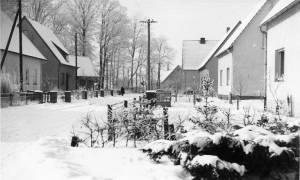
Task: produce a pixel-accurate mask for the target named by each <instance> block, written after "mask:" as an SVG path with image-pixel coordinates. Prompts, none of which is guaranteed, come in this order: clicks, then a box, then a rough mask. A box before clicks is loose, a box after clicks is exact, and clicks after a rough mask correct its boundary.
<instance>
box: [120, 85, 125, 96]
mask: <svg viewBox="0 0 300 180" xmlns="http://www.w3.org/2000/svg"><path fill="white" fill-rule="evenodd" d="M124 94H125V89H124V87H123V86H122V87H121V95H122V96H123V95H124Z"/></svg>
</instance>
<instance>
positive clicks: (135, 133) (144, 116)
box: [116, 107, 163, 146]
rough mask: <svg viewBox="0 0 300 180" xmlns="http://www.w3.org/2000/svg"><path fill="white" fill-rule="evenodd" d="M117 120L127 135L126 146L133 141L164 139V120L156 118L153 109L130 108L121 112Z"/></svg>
mask: <svg viewBox="0 0 300 180" xmlns="http://www.w3.org/2000/svg"><path fill="white" fill-rule="evenodd" d="M116 119H118V121H120V126H121V131H123V132H124V133H125V134H126V146H127V145H128V141H129V140H130V139H133V142H134V146H136V141H137V140H147V141H150V140H157V139H160V138H161V137H162V132H163V131H162V130H163V129H162V128H163V127H162V120H161V119H158V118H155V117H154V114H153V109H152V108H151V107H130V108H125V109H122V110H121V111H119V113H117V115H116Z"/></svg>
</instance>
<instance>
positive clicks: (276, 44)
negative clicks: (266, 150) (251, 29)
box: [261, 0, 300, 117]
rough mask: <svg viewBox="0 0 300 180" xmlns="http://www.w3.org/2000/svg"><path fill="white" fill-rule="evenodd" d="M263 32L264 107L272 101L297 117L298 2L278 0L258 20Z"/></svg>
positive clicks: (299, 93) (299, 107)
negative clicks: (267, 12)
mask: <svg viewBox="0 0 300 180" xmlns="http://www.w3.org/2000/svg"><path fill="white" fill-rule="evenodd" d="M261 30H262V31H263V32H264V35H265V41H266V43H265V45H266V48H265V49H266V51H265V53H266V62H267V66H266V69H267V70H266V78H267V83H266V84H267V86H266V88H267V106H268V108H269V109H273V110H274V109H275V107H276V104H277V103H276V101H277V100H278V101H279V105H280V106H281V107H282V108H283V110H286V112H287V113H289V115H291V116H297V117H300V86H299V76H300V72H299V67H300V60H299V59H300V51H299V47H300V34H299V32H300V1H299V0H279V1H278V3H277V4H276V5H275V6H274V8H273V9H272V10H271V12H270V13H269V14H268V15H267V17H266V18H265V19H264V20H263V21H262V26H261Z"/></svg>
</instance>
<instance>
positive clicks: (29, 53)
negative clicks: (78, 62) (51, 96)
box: [0, 11, 47, 91]
mask: <svg viewBox="0 0 300 180" xmlns="http://www.w3.org/2000/svg"><path fill="white" fill-rule="evenodd" d="M0 18H1V26H0V27H1V36H0V54H1V60H2V57H3V55H4V51H5V48H6V44H7V41H8V38H9V34H10V31H11V27H12V24H13V22H12V21H11V20H10V19H9V17H8V15H6V14H5V13H4V12H2V11H1V16H0ZM22 38H23V42H22V44H23V90H24V91H26V90H40V89H41V74H42V65H43V64H45V63H46V62H47V60H46V58H45V57H44V56H43V55H42V54H41V53H40V51H39V50H38V49H37V47H36V46H34V44H33V43H32V42H31V41H30V40H29V39H28V38H27V37H26V36H25V35H24V34H22ZM2 72H4V73H8V74H9V77H10V80H11V81H12V82H13V84H15V85H16V86H19V84H20V61H19V28H18V23H17V25H16V27H15V29H14V31H13V35H12V39H11V42H10V45H9V48H8V52H7V55H6V58H5V61H4V64H3V68H2Z"/></svg>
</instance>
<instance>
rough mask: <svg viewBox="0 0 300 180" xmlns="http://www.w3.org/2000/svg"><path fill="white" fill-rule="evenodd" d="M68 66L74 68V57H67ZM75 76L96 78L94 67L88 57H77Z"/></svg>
mask: <svg viewBox="0 0 300 180" xmlns="http://www.w3.org/2000/svg"><path fill="white" fill-rule="evenodd" d="M69 61H70V64H71V65H73V66H75V65H76V64H75V56H71V55H70V56H69ZM77 66H78V67H79V68H78V69H77V75H78V76H86V77H98V75H97V73H96V69H95V65H94V64H93V62H92V61H91V59H90V58H89V57H86V56H77Z"/></svg>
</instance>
